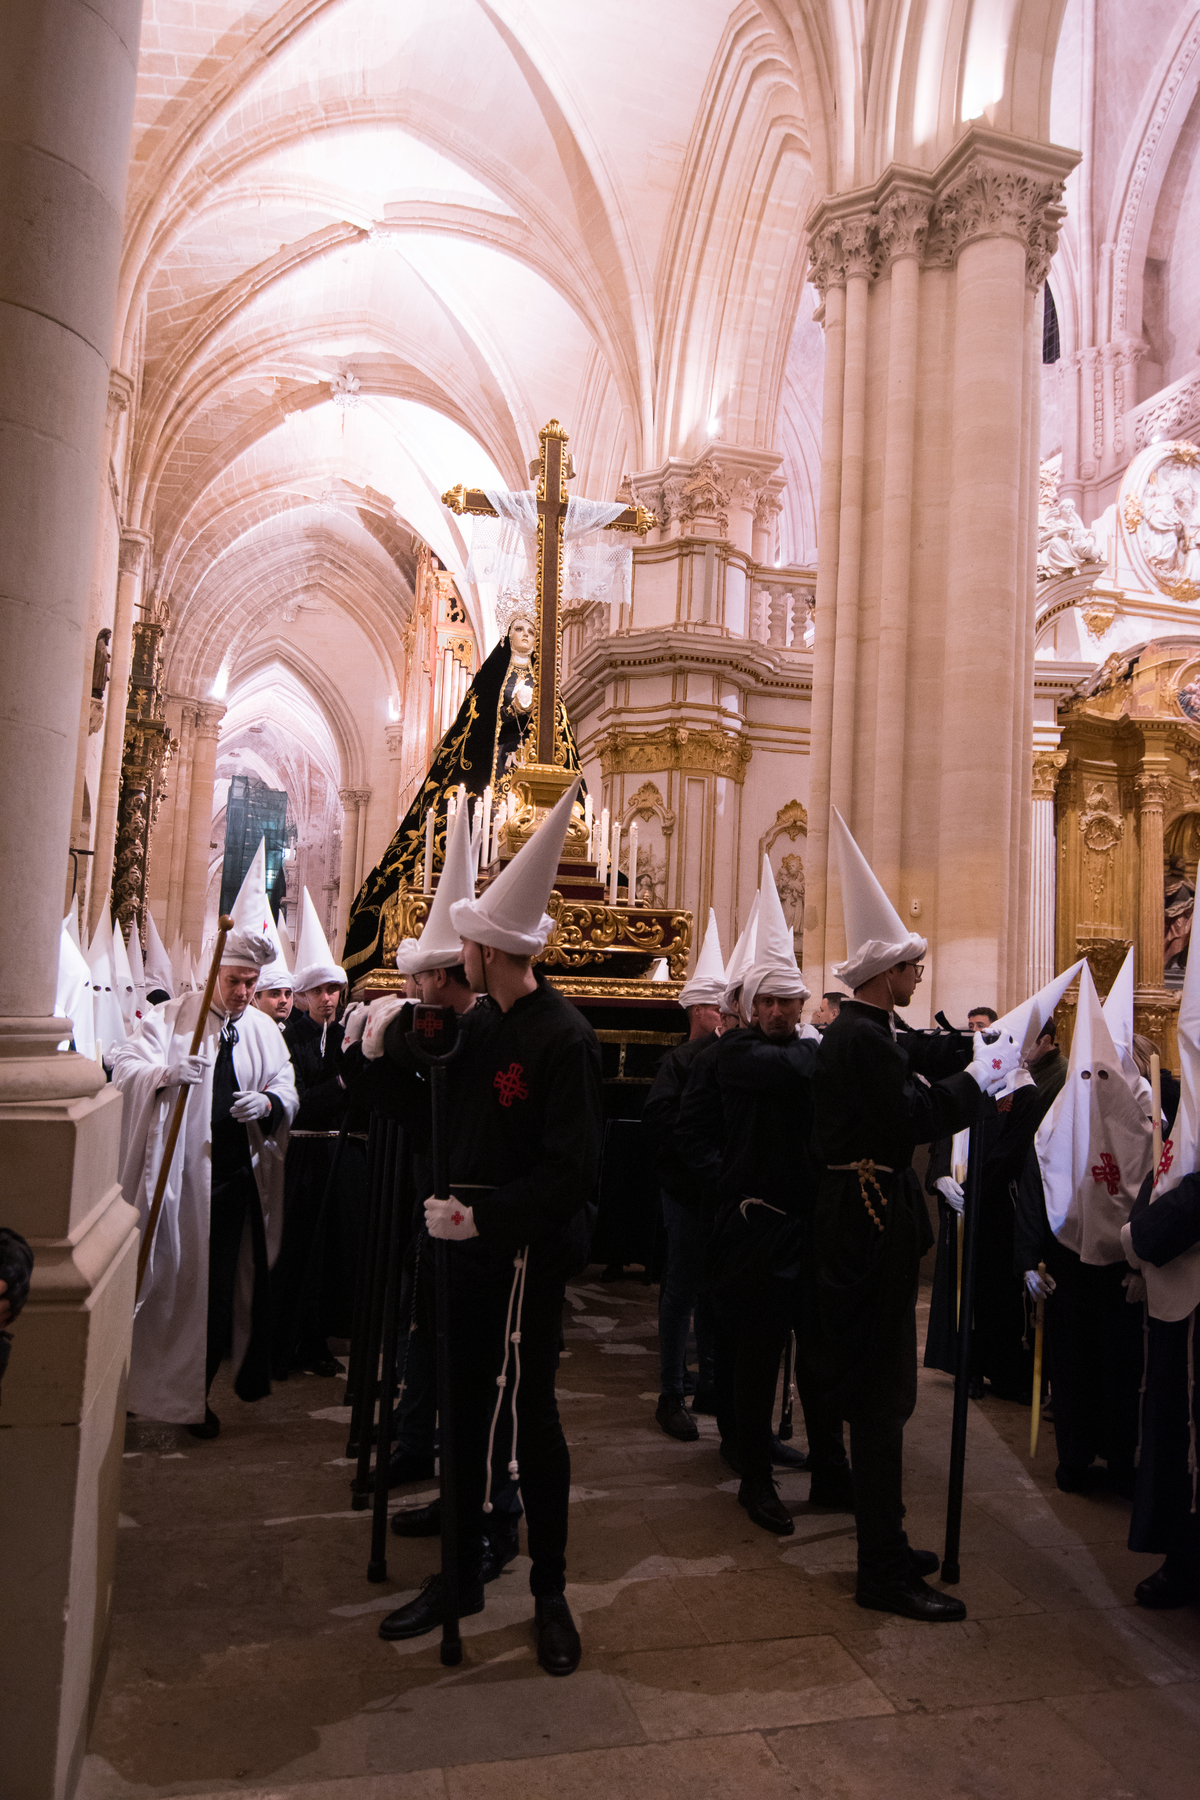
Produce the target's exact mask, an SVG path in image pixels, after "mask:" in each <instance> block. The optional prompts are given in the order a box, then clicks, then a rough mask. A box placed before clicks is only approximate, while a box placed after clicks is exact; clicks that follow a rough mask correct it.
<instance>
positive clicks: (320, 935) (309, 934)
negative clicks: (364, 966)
mask: <svg viewBox="0 0 1200 1800" xmlns="http://www.w3.org/2000/svg"><path fill="white" fill-rule="evenodd" d="M327 981H329V982H333V981H336V982H337V984H338V985H339V987H344V986H345V985H346V971H345V969H343V968H340V967H339V965H338V964H337V963H335V962H334V960H333V953H332V951H331V950H330V948H329V940H328V938H327V937H326V936H325V933H324V932H323V931H322V930H321V921H320V919H319V918H318V917H317V909H316V907H315V906H314V905H313V902H312V895H311V894H310V893H309V891H308V889H307V888H305V890H304V893H303V896H302V898H301V902H300V935H299V937H298V938H297V939H296V967H295V970H294V971H293V975H292V986H293V987H294V988H295V990H296V992H297V993H298V994H307V993H308V991H309V989H310V988H315V987H323V986H324V985H325V983H326V982H327Z"/></svg>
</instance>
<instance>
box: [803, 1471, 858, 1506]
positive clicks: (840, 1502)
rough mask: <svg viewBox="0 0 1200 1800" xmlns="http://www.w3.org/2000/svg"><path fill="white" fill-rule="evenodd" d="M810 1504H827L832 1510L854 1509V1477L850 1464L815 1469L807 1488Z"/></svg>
mask: <svg viewBox="0 0 1200 1800" xmlns="http://www.w3.org/2000/svg"><path fill="white" fill-rule="evenodd" d="M808 1500H809V1505H810V1506H828V1507H831V1508H832V1510H833V1511H834V1512H853V1511H854V1477H853V1476H852V1475H851V1473H850V1464H849V1463H842V1464H841V1466H840V1467H839V1468H836V1469H816V1470H814V1472H813V1478H812V1484H811V1486H810V1487H809V1490H808Z"/></svg>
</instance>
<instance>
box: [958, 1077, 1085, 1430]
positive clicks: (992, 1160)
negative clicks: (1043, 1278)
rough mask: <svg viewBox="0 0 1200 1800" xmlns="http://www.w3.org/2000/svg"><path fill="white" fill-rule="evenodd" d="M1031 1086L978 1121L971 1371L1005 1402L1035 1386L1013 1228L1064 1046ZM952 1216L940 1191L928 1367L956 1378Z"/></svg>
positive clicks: (1026, 1395)
mask: <svg viewBox="0 0 1200 1800" xmlns="http://www.w3.org/2000/svg"><path fill="white" fill-rule="evenodd" d="M1032 1073H1033V1076H1034V1082H1035V1085H1034V1086H1033V1087H1025V1088H1019V1089H1018V1090H1017V1092H1016V1093H1015V1094H1010V1095H1008V1096H1007V1097H1006V1098H1005V1099H1003V1100H999V1101H997V1103H996V1112H997V1117H996V1118H995V1119H985V1120H984V1121H983V1122H982V1124H981V1126H980V1133H981V1137H982V1149H983V1159H984V1161H983V1172H982V1181H981V1185H980V1211H979V1221H978V1230H979V1260H978V1263H977V1266H976V1275H975V1309H974V1317H973V1319H972V1330H971V1374H972V1376H973V1377H978V1378H979V1379H981V1380H982V1379H984V1378H986V1379H987V1380H988V1381H990V1382H991V1384H992V1387H993V1389H994V1391H995V1392H996V1393H997V1394H998V1395H999V1396H1000V1397H1001V1398H1002V1399H1006V1400H1022V1401H1026V1402H1027V1401H1028V1400H1029V1399H1030V1397H1031V1394H1032V1386H1033V1350H1032V1337H1029V1340H1028V1342H1026V1337H1027V1334H1026V1328H1025V1298H1024V1295H1025V1288H1024V1282H1023V1281H1022V1278H1021V1275H1020V1274H1016V1273H1014V1270H1013V1227H1014V1220H1015V1209H1016V1198H1015V1196H1016V1188H1017V1184H1018V1183H1019V1182H1020V1179H1021V1172H1022V1170H1023V1169H1024V1167H1025V1159H1026V1157H1027V1156H1028V1154H1029V1152H1030V1150H1031V1149H1032V1147H1033V1140H1034V1138H1035V1137H1036V1135H1037V1130H1038V1126H1039V1125H1040V1124H1041V1123H1042V1120H1043V1119H1044V1118H1045V1116H1046V1114H1047V1113H1048V1112H1049V1110H1050V1108H1051V1106H1052V1105H1053V1103H1054V1097H1055V1095H1056V1094H1058V1093H1059V1092H1060V1091H1061V1089H1062V1085H1063V1082H1064V1081H1065V1080H1066V1078H1067V1059H1066V1057H1065V1056H1064V1055H1063V1053H1062V1051H1061V1050H1056V1051H1055V1052H1054V1053H1053V1054H1052V1055H1050V1056H1044V1057H1043V1058H1042V1060H1041V1062H1040V1063H1038V1064H1037V1065H1036V1066H1035V1068H1034V1070H1033V1071H1032ZM950 1145H951V1140H950V1139H949V1138H942V1139H940V1140H939V1142H938V1143H937V1144H935V1145H934V1146H933V1149H932V1150H931V1152H930V1157H929V1170H928V1173H927V1175H926V1177H925V1190H926V1192H927V1193H930V1194H932V1193H934V1192H936V1183H937V1181H938V1179H939V1178H940V1177H941V1176H943V1175H950V1174H953V1170H952V1169H951V1167H950ZM957 1312H958V1232H957V1215H956V1214H955V1212H954V1209H953V1207H950V1206H948V1205H947V1204H946V1202H945V1201H944V1200H943V1199H942V1198H941V1196H940V1195H938V1245H937V1261H936V1264H935V1266H934V1271H933V1292H932V1294H931V1296H930V1303H929V1331H928V1334H927V1336H926V1339H925V1367H926V1368H927V1369H942V1370H944V1371H945V1373H946V1374H948V1375H953V1374H954V1372H955V1367H956V1363H957V1354H958V1327H957V1322H956V1321H957Z"/></svg>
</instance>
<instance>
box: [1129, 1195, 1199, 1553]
mask: <svg viewBox="0 0 1200 1800" xmlns="http://www.w3.org/2000/svg"><path fill="white" fill-rule="evenodd" d="M1129 1228H1130V1236H1131V1237H1132V1239H1133V1248H1134V1252H1135V1254H1136V1255H1137V1257H1138V1260H1139V1261H1140V1262H1147V1263H1153V1264H1154V1266H1155V1267H1156V1268H1161V1267H1162V1266H1163V1264H1164V1263H1169V1262H1173V1261H1174V1259H1175V1258H1176V1257H1177V1256H1182V1255H1183V1253H1184V1251H1186V1250H1190V1249H1191V1248H1192V1246H1193V1245H1195V1244H1200V1174H1195V1175H1185V1176H1184V1178H1183V1180H1182V1181H1181V1182H1180V1183H1179V1186H1178V1187H1176V1188H1172V1189H1171V1191H1170V1193H1168V1194H1163V1195H1161V1196H1160V1198H1159V1199H1157V1200H1156V1201H1155V1202H1154V1204H1153V1205H1151V1204H1150V1177H1149V1176H1147V1177H1146V1180H1145V1182H1144V1183H1143V1186H1142V1191H1141V1193H1140V1194H1139V1195H1138V1197H1137V1200H1136V1201H1135V1202H1134V1207H1133V1211H1132V1212H1131V1214H1130V1216H1129ZM1195 1327H1196V1314H1195V1313H1191V1314H1189V1316H1188V1317H1187V1318H1186V1319H1178V1320H1171V1321H1167V1320H1163V1319H1149V1321H1148V1330H1147V1341H1146V1376H1145V1393H1144V1395H1143V1398H1142V1429H1141V1453H1140V1455H1139V1457H1138V1469H1137V1486H1136V1488H1135V1490H1134V1501H1133V1519H1132V1522H1131V1524H1130V1527H1129V1548H1130V1549H1131V1550H1146V1551H1153V1552H1155V1553H1156V1554H1158V1555H1160V1556H1176V1557H1182V1558H1186V1559H1187V1560H1188V1561H1189V1562H1191V1564H1192V1566H1193V1568H1200V1515H1198V1514H1197V1510H1196V1474H1195V1470H1194V1469H1193V1468H1189V1466H1188V1465H1189V1460H1190V1458H1191V1453H1192V1446H1193V1444H1194V1442H1195V1441H1196V1435H1197V1428H1198V1427H1200V1385H1198V1384H1197V1382H1196V1344H1195ZM1189 1387H1190V1388H1191V1390H1192V1402H1191V1408H1190V1413H1189V1405H1188V1391H1189Z"/></svg>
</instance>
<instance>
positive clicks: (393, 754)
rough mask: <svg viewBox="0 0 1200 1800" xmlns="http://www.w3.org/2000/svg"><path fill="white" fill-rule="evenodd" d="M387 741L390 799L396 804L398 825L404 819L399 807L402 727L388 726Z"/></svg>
mask: <svg viewBox="0 0 1200 1800" xmlns="http://www.w3.org/2000/svg"><path fill="white" fill-rule="evenodd" d="M384 736H385V738H386V740H387V752H388V762H389V763H390V764H391V782H392V798H393V800H394V801H395V803H396V823H397V825H399V823H400V821H401V820H402V819H403V817H404V812H403V809H402V808H401V805H400V783H401V772H402V767H403V763H404V726H403V725H401V724H399V723H397V724H395V725H389V726H387V727H386V729H385V731H384Z"/></svg>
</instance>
